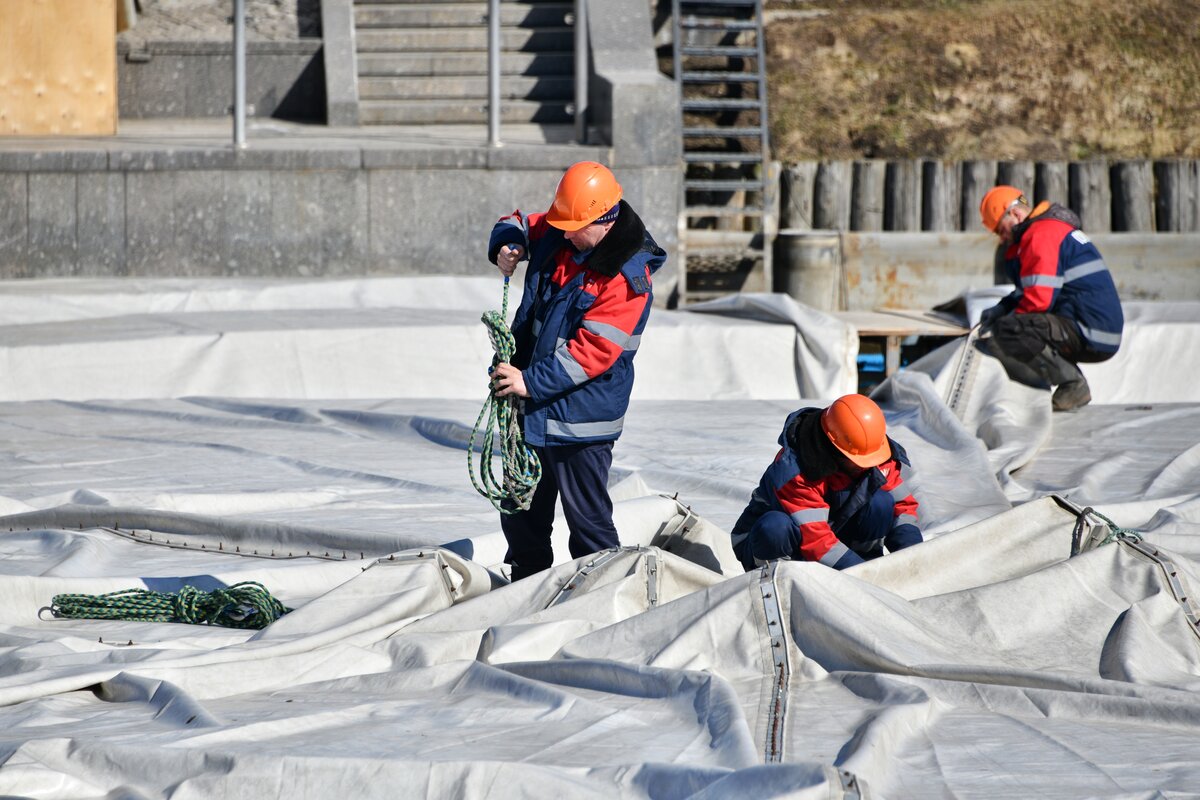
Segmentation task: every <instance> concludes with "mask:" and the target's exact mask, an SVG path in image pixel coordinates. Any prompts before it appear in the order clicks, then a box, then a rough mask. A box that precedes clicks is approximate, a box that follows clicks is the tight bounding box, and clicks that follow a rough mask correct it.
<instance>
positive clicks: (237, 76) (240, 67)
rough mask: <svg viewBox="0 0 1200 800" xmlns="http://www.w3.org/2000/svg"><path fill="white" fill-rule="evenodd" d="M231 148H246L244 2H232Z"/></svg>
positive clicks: (234, 0) (240, 0) (236, 0)
mask: <svg viewBox="0 0 1200 800" xmlns="http://www.w3.org/2000/svg"><path fill="white" fill-rule="evenodd" d="M233 146H234V147H235V148H241V147H245V146H246V0H233Z"/></svg>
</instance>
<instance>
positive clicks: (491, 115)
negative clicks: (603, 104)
mask: <svg viewBox="0 0 1200 800" xmlns="http://www.w3.org/2000/svg"><path fill="white" fill-rule="evenodd" d="M242 1H243V0H239V2H242ZM487 18H488V101H487V102H488V146H489V147H499V146H500V144H501V142H500V0H488V13H487ZM589 66H590V56H589V53H588V32H587V0H575V141H577V142H578V143H579V144H586V143H587V135H588V132H587V111H588V67H589Z"/></svg>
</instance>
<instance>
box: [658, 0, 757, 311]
mask: <svg viewBox="0 0 1200 800" xmlns="http://www.w3.org/2000/svg"><path fill="white" fill-rule="evenodd" d="M672 17H673V23H674V62H675V63H674V67H675V83H676V85H677V86H678V89H679V97H680V109H681V113H682V115H683V120H682V122H683V125H682V129H683V160H684V164H685V173H684V201H683V208H682V209H681V211H680V220H679V242H680V247H679V251H680V258H681V263H682V264H683V269H682V270H681V276H680V289H679V300H680V303H681V304H684V305H686V304H687V303H689V302H697V301H701V300H708V299H711V298H714V297H720V296H722V295H726V294H729V293H731V292H738V291H771V288H772V286H771V283H772V281H771V248H772V244H773V241H774V237H775V232H776V230H777V228H778V212H777V209H776V207H775V204H776V197H775V188H774V187H775V180H774V179H775V177H776V176H775V175H774V174H773V168H772V165H771V159H770V139H769V131H768V123H767V76H766V64H765V61H764V49H765V48H764V37H763V19H762V17H763V15H762V0H672Z"/></svg>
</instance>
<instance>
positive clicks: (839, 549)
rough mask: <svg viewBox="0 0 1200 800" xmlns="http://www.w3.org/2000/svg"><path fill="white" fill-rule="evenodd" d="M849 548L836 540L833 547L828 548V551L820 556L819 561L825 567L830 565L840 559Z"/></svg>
mask: <svg viewBox="0 0 1200 800" xmlns="http://www.w3.org/2000/svg"><path fill="white" fill-rule="evenodd" d="M849 549H850V548H849V547H846V545H844V544H842V543H841V542H838V543H837V544H835V545H834V546H833V547H831V548H829V552H828V553H826V554H825V555H823V556H821V563H822V564H824V565H825V566H827V567H832V566H833V565H834V564H836V563H837V562H838V561H839V560H840V559H841V557H842V556H844V555H846V551H847V550H849Z"/></svg>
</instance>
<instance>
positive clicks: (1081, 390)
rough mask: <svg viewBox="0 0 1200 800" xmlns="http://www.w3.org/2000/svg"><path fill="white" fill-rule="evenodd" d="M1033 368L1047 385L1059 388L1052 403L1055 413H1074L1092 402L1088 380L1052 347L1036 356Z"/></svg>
mask: <svg viewBox="0 0 1200 800" xmlns="http://www.w3.org/2000/svg"><path fill="white" fill-rule="evenodd" d="M1031 366H1032V367H1033V368H1034V369H1035V370H1036V371H1037V373H1038V374H1039V375H1041V376H1042V377H1043V378H1044V379H1045V380H1046V382H1047V383H1049V384H1050V385H1052V386H1057V387H1058V388H1057V389H1056V390H1055V391H1054V398H1053V400H1052V401H1051V405H1052V406H1053V407H1054V410H1055V411H1074V410H1075V409H1077V408H1080V407H1082V406H1085V405H1087V404H1088V403H1090V402H1091V401H1092V392H1091V390H1090V389H1089V388H1088V382H1087V378H1084V377H1083V373H1082V372H1080V371H1079V367H1078V366H1077V365H1076V364H1074V363H1073V362H1071V361H1069V360H1067V358H1066V357H1064V356H1063V354H1062V353H1060V352H1058V351H1057V350H1055V349H1054V348H1053V347H1051V346H1050V345H1046V346H1045V347H1044V348H1043V349H1042V352H1040V353H1038V354H1037V355H1036V356H1034V359H1033V363H1032V364H1031Z"/></svg>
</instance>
